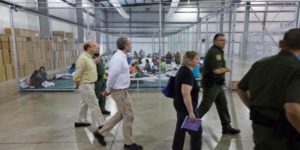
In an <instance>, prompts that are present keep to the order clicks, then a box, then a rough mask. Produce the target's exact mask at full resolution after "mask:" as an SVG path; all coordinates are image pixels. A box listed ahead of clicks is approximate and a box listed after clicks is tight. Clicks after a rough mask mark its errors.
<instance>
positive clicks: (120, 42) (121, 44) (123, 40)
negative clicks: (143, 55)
mask: <svg viewBox="0 0 300 150" xmlns="http://www.w3.org/2000/svg"><path fill="white" fill-rule="evenodd" d="M128 43H129V39H128V38H127V37H120V38H118V40H117V47H118V49H119V50H124V49H125V46H126V45H127V44H128Z"/></svg>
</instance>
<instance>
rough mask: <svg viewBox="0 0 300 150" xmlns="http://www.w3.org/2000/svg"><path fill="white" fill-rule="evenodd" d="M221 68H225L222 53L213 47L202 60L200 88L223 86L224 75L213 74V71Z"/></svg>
mask: <svg viewBox="0 0 300 150" xmlns="http://www.w3.org/2000/svg"><path fill="white" fill-rule="evenodd" d="M223 67H226V62H225V59H224V51H223V50H222V49H220V48H218V47H217V46H215V45H214V46H212V47H211V48H210V49H209V50H208V52H207V53H206V56H205V59H204V64H203V82H202V86H203V87H207V86H208V85H211V84H219V85H223V84H224V81H225V73H224V74H220V75H217V74H214V73H213V70H215V69H218V68H223Z"/></svg>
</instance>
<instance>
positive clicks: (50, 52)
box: [0, 28, 83, 82]
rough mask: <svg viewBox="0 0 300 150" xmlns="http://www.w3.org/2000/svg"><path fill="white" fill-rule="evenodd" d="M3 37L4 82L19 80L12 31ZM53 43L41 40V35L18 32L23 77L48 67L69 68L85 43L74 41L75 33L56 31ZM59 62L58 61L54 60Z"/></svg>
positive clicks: (0, 43) (1, 68)
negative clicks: (16, 72)
mask: <svg viewBox="0 0 300 150" xmlns="http://www.w3.org/2000/svg"><path fill="white" fill-rule="evenodd" d="M4 32H5V35H0V82H1V81H6V80H12V79H14V78H15V73H14V68H15V66H14V61H13V60H14V59H13V56H14V54H13V46H12V43H13V42H12V41H13V40H12V32H11V29H10V28H5V29H4ZM53 34H54V35H56V36H54V37H53V38H52V40H46V39H41V38H40V37H39V32H38V31H34V30H28V29H15V35H16V51H17V59H18V68H19V75H20V77H25V76H29V75H31V73H32V72H33V71H34V70H37V69H39V68H40V66H45V67H46V69H47V70H52V69H55V68H63V67H68V66H70V65H71V64H72V63H74V62H75V61H76V59H77V57H78V54H80V53H78V51H82V45H83V44H82V43H79V42H78V41H76V40H74V39H73V33H68V32H61V31H58V32H54V33H53ZM54 60H55V61H54Z"/></svg>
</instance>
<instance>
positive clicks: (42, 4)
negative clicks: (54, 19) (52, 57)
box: [38, 0, 51, 39]
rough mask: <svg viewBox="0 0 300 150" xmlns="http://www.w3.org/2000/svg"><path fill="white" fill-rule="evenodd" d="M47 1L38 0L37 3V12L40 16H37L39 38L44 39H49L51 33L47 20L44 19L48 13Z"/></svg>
mask: <svg viewBox="0 0 300 150" xmlns="http://www.w3.org/2000/svg"><path fill="white" fill-rule="evenodd" d="M47 7H48V0H39V1H38V12H39V14H42V15H43V16H42V15H40V16H39V24H40V36H41V38H44V39H50V38H51V31H50V25H49V18H48V17H46V16H48V15H49V12H48V9H47Z"/></svg>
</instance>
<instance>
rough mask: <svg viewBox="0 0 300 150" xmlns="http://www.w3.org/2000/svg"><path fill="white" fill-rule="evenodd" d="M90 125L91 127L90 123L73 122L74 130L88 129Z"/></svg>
mask: <svg viewBox="0 0 300 150" xmlns="http://www.w3.org/2000/svg"><path fill="white" fill-rule="evenodd" d="M90 125H91V124H90V123H78V122H75V128H79V127H88V126H90Z"/></svg>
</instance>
